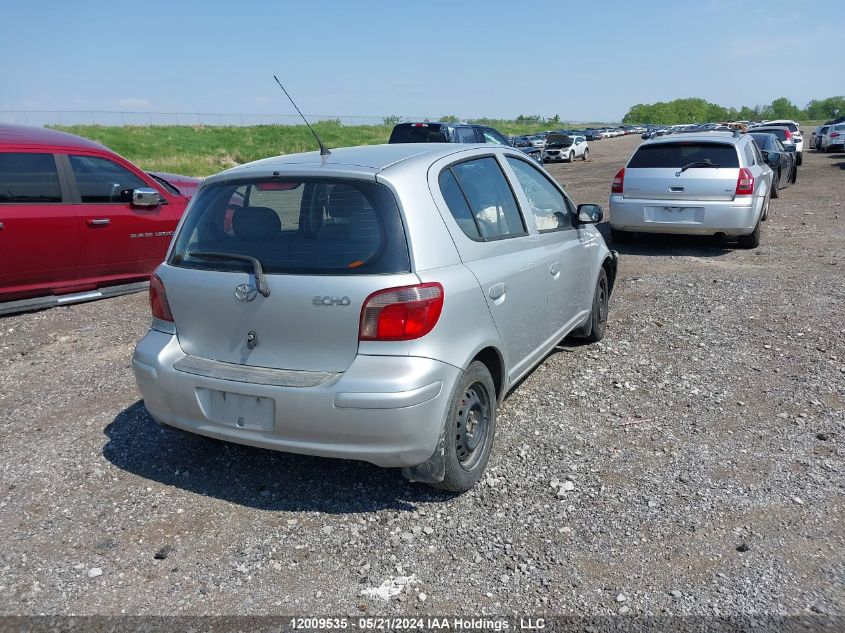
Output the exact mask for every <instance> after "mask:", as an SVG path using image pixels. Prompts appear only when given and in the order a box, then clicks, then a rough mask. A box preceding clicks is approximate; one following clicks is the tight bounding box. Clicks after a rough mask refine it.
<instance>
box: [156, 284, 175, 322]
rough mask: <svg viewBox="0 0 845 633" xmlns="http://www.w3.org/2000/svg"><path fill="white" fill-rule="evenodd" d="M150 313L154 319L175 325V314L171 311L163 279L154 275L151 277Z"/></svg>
mask: <svg viewBox="0 0 845 633" xmlns="http://www.w3.org/2000/svg"><path fill="white" fill-rule="evenodd" d="M150 311H151V312H152V313H153V318H154V319H158V320H160V321H167V322H169V323H173V322H174V321H173V313H172V312H171V311H170V304H169V303H168V302H167V292H166V291H165V289H164V283H163V282H162V281H161V277H159V276H158V275H156V274H155V273H153V276H152V277H150Z"/></svg>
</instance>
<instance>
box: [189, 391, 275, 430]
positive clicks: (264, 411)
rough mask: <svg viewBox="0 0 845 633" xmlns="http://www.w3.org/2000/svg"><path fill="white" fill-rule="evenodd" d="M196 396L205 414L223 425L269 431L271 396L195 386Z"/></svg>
mask: <svg viewBox="0 0 845 633" xmlns="http://www.w3.org/2000/svg"><path fill="white" fill-rule="evenodd" d="M197 398H198V399H199V402H200V407H201V408H202V411H203V413H204V414H205V417H206V418H208V419H209V420H211V421H212V422H216V423H217V424H223V425H225V426H231V427H233V428H237V429H247V430H251V431H272V430H273V429H274V427H275V421H276V403H275V401H274V400H273V399H272V398H264V397H261V396H250V395H246V394H242V393H234V392H231V391H218V390H217V389H206V388H204V387H198V388H197Z"/></svg>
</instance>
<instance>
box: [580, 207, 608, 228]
mask: <svg viewBox="0 0 845 633" xmlns="http://www.w3.org/2000/svg"><path fill="white" fill-rule="evenodd" d="M603 219H604V214H603V213H602V210H601V207H600V206H599V205H597V204H579V205H578V222H579V223H580V224H598V223H599V222H601V221H602V220H603Z"/></svg>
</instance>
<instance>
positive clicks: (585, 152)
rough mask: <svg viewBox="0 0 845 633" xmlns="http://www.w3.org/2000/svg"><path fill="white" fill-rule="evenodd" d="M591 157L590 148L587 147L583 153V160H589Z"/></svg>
mask: <svg viewBox="0 0 845 633" xmlns="http://www.w3.org/2000/svg"><path fill="white" fill-rule="evenodd" d="M589 157H590V148H589V147H588V148H586V149H585V150H584V153H583V154H582V155H581V160H587V159H588V158H589Z"/></svg>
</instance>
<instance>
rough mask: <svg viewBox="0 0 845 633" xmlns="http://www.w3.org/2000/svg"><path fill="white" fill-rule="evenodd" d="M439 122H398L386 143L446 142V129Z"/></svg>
mask: <svg viewBox="0 0 845 633" xmlns="http://www.w3.org/2000/svg"><path fill="white" fill-rule="evenodd" d="M441 128H443V126H442V125H440V124H439V123H399V124H398V125H396V127H394V128H393V132H391V134H390V140H389V141H388V143H447V142H448V141H449V139H448V138H446V134H445V132H446V130H445V129H441Z"/></svg>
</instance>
